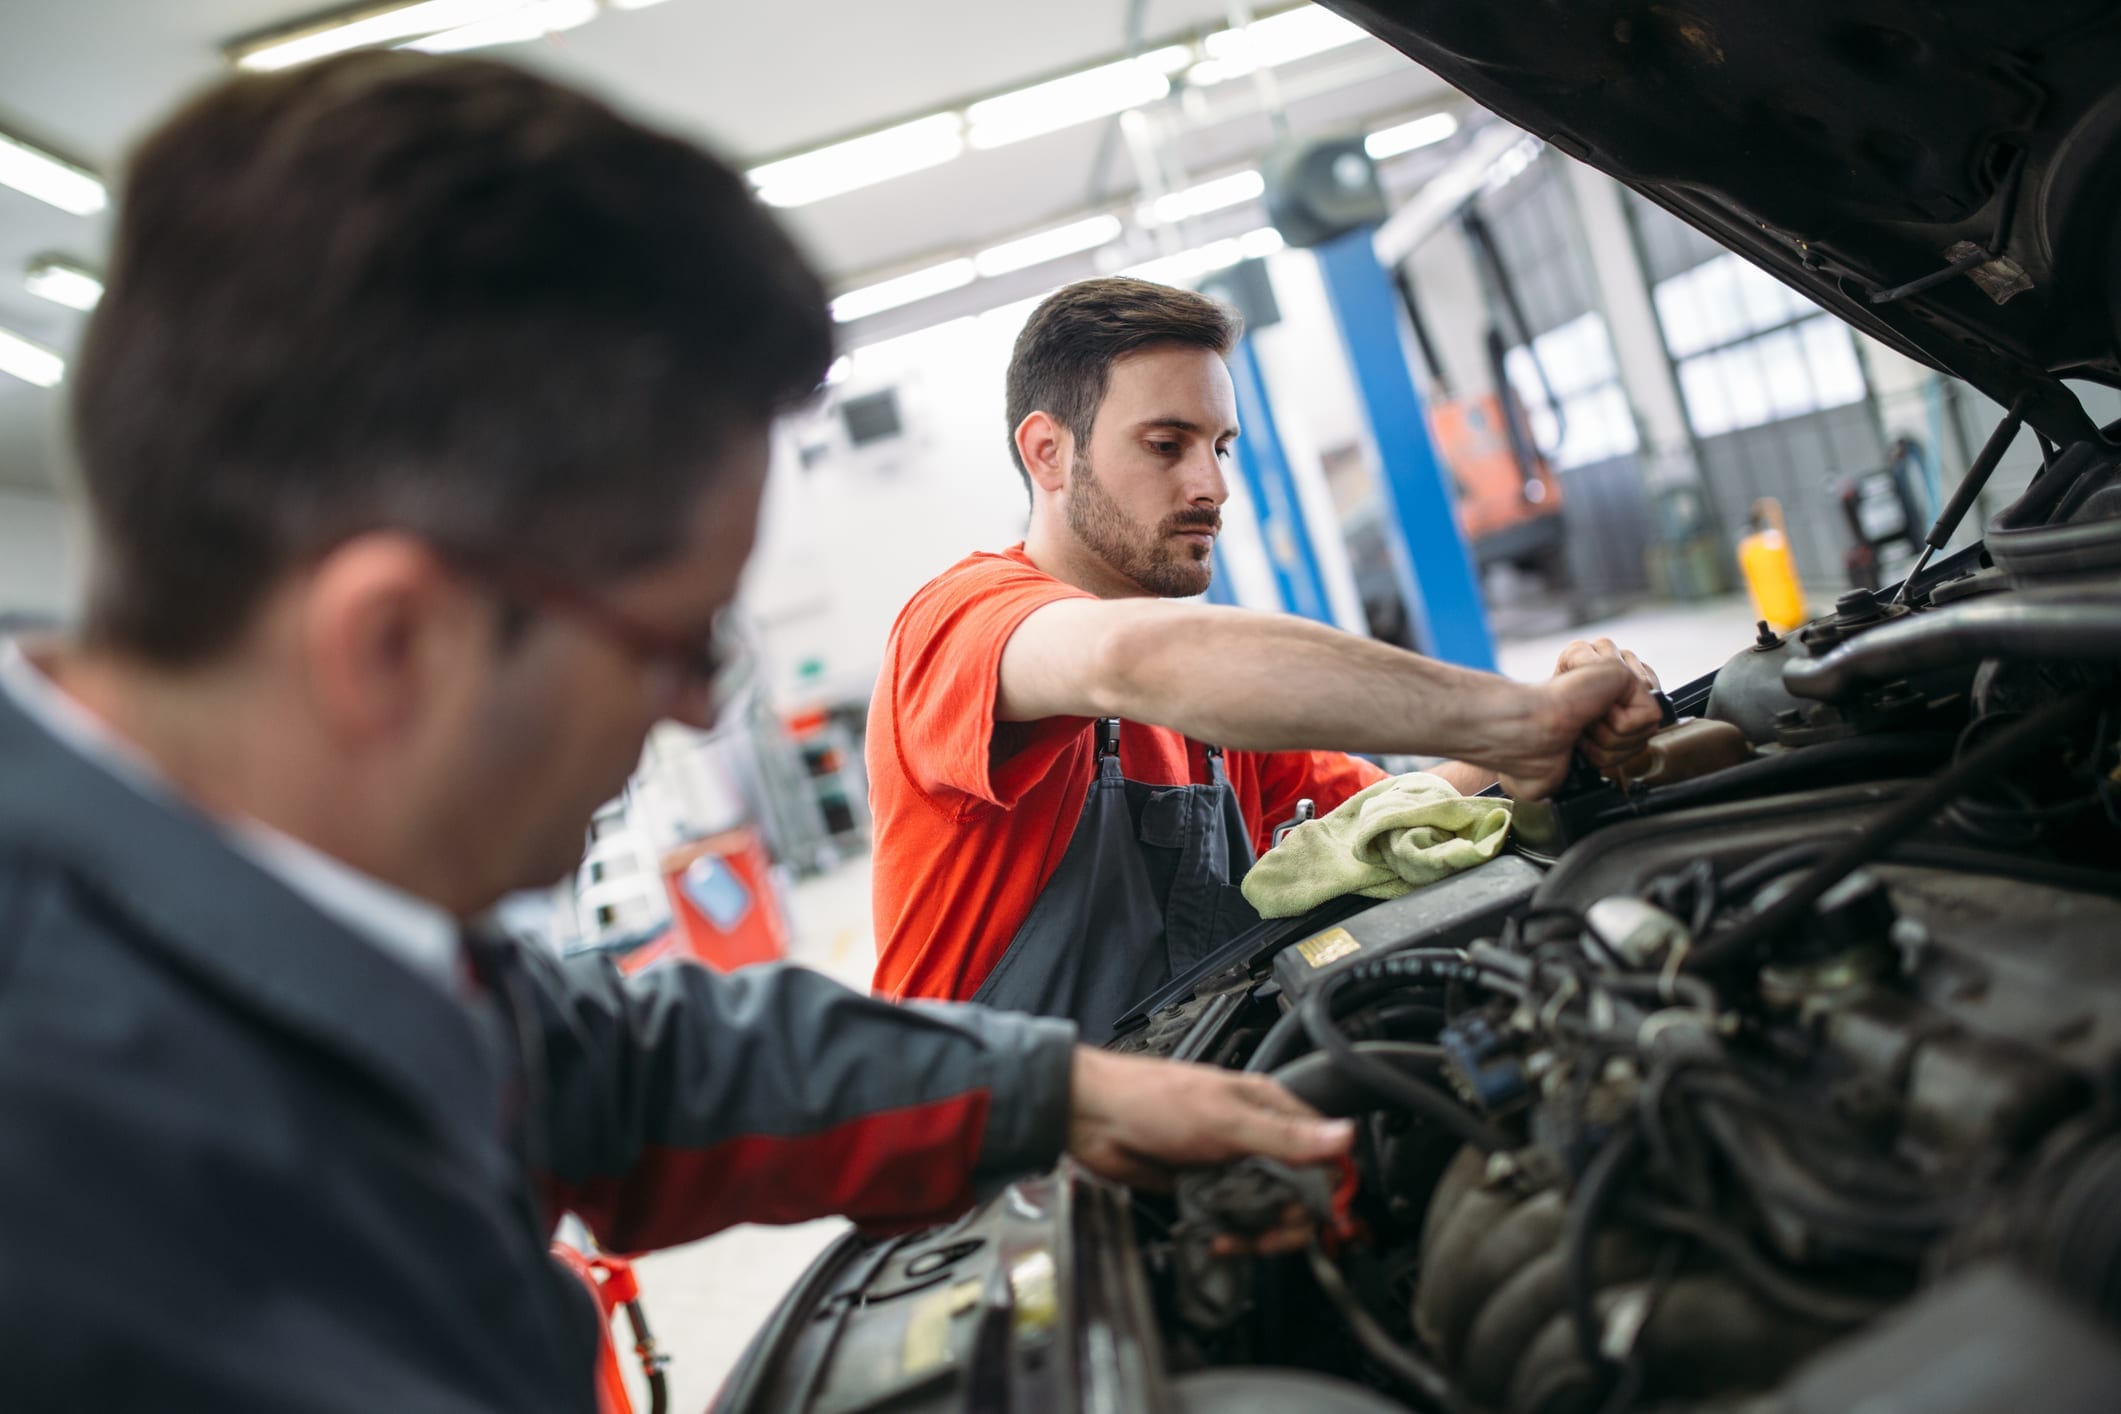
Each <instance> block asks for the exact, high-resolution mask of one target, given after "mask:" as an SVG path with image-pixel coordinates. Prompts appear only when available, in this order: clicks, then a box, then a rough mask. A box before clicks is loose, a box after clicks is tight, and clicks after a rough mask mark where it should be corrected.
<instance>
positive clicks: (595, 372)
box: [72, 52, 832, 664]
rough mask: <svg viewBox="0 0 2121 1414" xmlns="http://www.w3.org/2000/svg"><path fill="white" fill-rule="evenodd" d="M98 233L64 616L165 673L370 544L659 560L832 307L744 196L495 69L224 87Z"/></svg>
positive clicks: (792, 393) (608, 121)
mask: <svg viewBox="0 0 2121 1414" xmlns="http://www.w3.org/2000/svg"><path fill="white" fill-rule="evenodd" d="M119 213H120V219H119V224H118V232H117V240H116V246H115V250H114V252H113V254H112V257H111V268H110V272H109V280H108V284H107V288H106V290H105V292H104V296H103V299H102V302H101V304H100V305H99V306H98V307H97V309H96V312H95V316H94V318H93V320H92V321H91V323H90V326H89V330H88V334H87V337H86V339H85V341H84V344H83V347H82V350H81V354H80V357H79V359H78V360H77V362H76V365H75V368H74V372H73V390H72V391H73V409H72V411H73V428H74V441H75V447H76V451H77V455H78V458H79V462H80V468H81V472H82V475H83V477H84V480H85V482H86V490H87V496H88V501H89V509H90V512H91V514H92V516H93V519H94V523H95V527H96V531H97V540H98V544H97V556H96V558H97V568H96V573H95V577H94V582H93V587H92V591H91V597H90V605H89V613H88V622H87V625H86V628H87V632H88V634H89V636H90V638H91V639H93V640H96V641H99V642H103V643H107V644H110V645H112V646H116V647H121V648H123V649H126V650H128V651H131V652H135V653H138V654H141V655H143V656H146V657H148V658H150V659H153V660H155V661H160V662H164V663H169V664H181V663H185V662H192V661H197V660H200V659H203V658H206V657H208V656H210V655H212V654H214V653H216V652H218V651H220V650H222V649H224V648H225V647H226V646H227V645H228V644H229V643H231V642H232V641H233V640H234V639H235V638H236V637H238V636H239V635H240V634H241V633H242V631H243V630H244V629H245V627H246V626H247V624H248V622H249V620H250V618H251V616H252V615H253V614H254V612H255V610H256V609H257V608H258V606H259V603H260V601H261V600H262V598H263V596H264V594H265V593H266V592H267V590H268V589H269V588H270V587H271V586H272V584H273V583H274V582H275V581H276V580H277V579H278V578H279V577H280V576H281V575H283V574H284V573H285V572H287V571H288V570H290V569H292V568H294V567H296V566H298V565H300V564H302V563H304V562H305V561H307V560H310V559H313V558H315V557H318V556H320V555H322V554H324V553H326V552H327V551H329V550H330V549H331V548H332V547H333V546H334V545H336V544H339V543H341V542H343V541H344V540H345V539H347V538H349V537H351V536H353V535H356V534H360V533H362V532H364V531H369V530H376V529H400V530H403V531H406V532H408V533H412V534H415V535H418V536H421V537H422V538H425V539H428V540H430V541H432V542H434V543H435V544H436V545H438V546H440V547H442V548H444V549H445V550H456V551H458V552H460V553H464V554H477V555H481V556H484V557H486V558H489V559H491V558H497V557H501V556H505V557H507V558H509V559H510V560H513V561H516V562H521V563H525V564H532V565H536V566H537V567H539V568H540V569H541V570H544V571H546V572H548V573H557V574H566V575H572V576H578V577H584V578H596V577H608V576H611V575H614V574H615V573H618V572H621V571H623V570H627V569H633V568H639V567H645V566H649V565H652V564H654V563H656V562H657V561H659V560H662V559H665V558H667V557H669V556H670V555H672V554H673V553H675V552H676V551H677V550H678V548H679V546H680V545H681V543H682V540H683V537H684V535H685V533H686V524H687V517H688V513H689V512H690V511H691V509H692V508H693V507H694V506H695V505H696V504H697V502H698V498H699V496H700V495H701V493H702V492H703V490H704V489H705V488H706V486H707V485H708V484H709V483H710V482H711V481H712V479H713V477H714V476H715V474H716V472H717V469H718V468H719V467H720V466H722V465H724V464H725V454H726V453H727V452H728V450H729V449H730V448H731V447H732V446H733V445H734V444H735V440H736V439H737V438H738V437H741V436H748V435H750V434H752V433H755V432H756V431H759V430H762V429H763V428H764V427H765V426H766V425H767V424H768V423H769V422H770V421H771V419H772V418H773V416H774V414H775V413H777V412H779V411H781V410H782V409H784V408H786V407H788V406H789V405H791V404H793V403H795V402H798V401H800V400H801V399H803V398H805V397H807V396H808V395H809V394H810V393H812V392H813V391H814V390H815V388H816V387H817V385H818V382H819V381H820V379H821V378H822V376H823V374H824V370H825V367H826V365H827V364H828V363H829V362H830V361H831V358H832V323H831V319H830V317H829V315H828V314H827V312H826V303H825V293H824V289H823V287H822V285H821V284H820V282H819V280H818V278H817V276H816V275H815V274H814V273H812V271H811V270H810V269H809V267H808V266H807V265H806V264H805V263H804V261H803V259H802V257H801V256H800V255H799V254H798V253H797V251H796V249H795V247H794V245H793V244H792V243H791V242H790V240H789V239H788V237H787V236H786V235H785V234H784V233H783V232H782V231H781V230H780V228H779V227H778V226H777V225H776V224H775V222H774V221H773V220H772V219H771V218H770V217H769V216H768V215H767V214H766V212H765V211H764V209H763V208H761V207H760V206H759V204H758V203H757V201H756V200H755V199H754V198H753V196H752V193H751V190H750V187H749V185H748V184H747V183H746V181H745V179H744V178H743V177H742V176H741V175H740V174H738V173H737V172H735V171H733V170H731V169H730V168H729V167H728V166H726V165H724V164H723V163H721V162H719V161H717V160H715V159H714V158H712V157H710V156H708V155H707V154H705V153H703V152H701V151H700V150H699V149H698V148H696V147H693V146H692V145H691V144H689V143H686V142H683V141H680V140H678V139H677V138H674V137H670V136H666V135H664V134H661V133H657V132H653V131H651V130H649V129H647V128H644V127H642V126H640V125H638V124H636V123H633V122H631V121H629V120H627V119H625V118H623V117H621V116H619V114H618V113H616V112H614V111H613V110H612V109H611V108H609V107H608V106H606V105H605V104H603V103H600V102H598V101H596V100H594V99H591V98H588V97H586V96H584V95H582V94H580V93H576V92H573V91H571V90H569V89H566V88H563V87H561V86H559V85H557V84H554V83H551V82H549V81H547V80H545V79H542V78H537V77H535V76H533V75H531V74H528V73H525V72H522V71H521V70H518V69H513V68H510V67H508V66H506V65H503V64H497V63H493V62H490V61H487V60H480V59H468V58H447V57H435V56H429V55H422V54H408V53H394V52H371V53H361V54H351V55H345V56H341V57H338V58H334V59H329V60H326V61H324V62H321V63H318V64H314V65H311V66H308V67H304V68H297V69H290V70H287V71H284V72H280V73H273V74H261V75H254V76H245V77H239V78H236V79H233V80H230V81H228V82H225V83H222V84H219V85H217V86H215V87H214V88H212V89H211V90H209V91H208V92H206V93H205V94H203V95H201V96H200V97H198V98H196V99H194V100H193V101H192V102H190V103H189V104H188V105H186V106H185V107H184V108H183V109H182V110H180V111H179V112H178V113H177V114H176V115H175V116H174V117H172V118H170V119H169V120H168V121H167V122H166V123H164V124H163V126H162V127H161V128H160V129H159V130H157V131H156V132H155V133H154V134H152V135H151V136H150V137H148V138H147V140H146V141H145V142H144V143H143V144H142V145H141V146H140V148H139V149H138V150H137V151H136V152H135V153H134V155H133V158H132V161H131V164H130V172H129V175H128V177H127V179H126V182H125V185H124V188H123V192H122V199H121V201H120V205H119Z"/></svg>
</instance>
